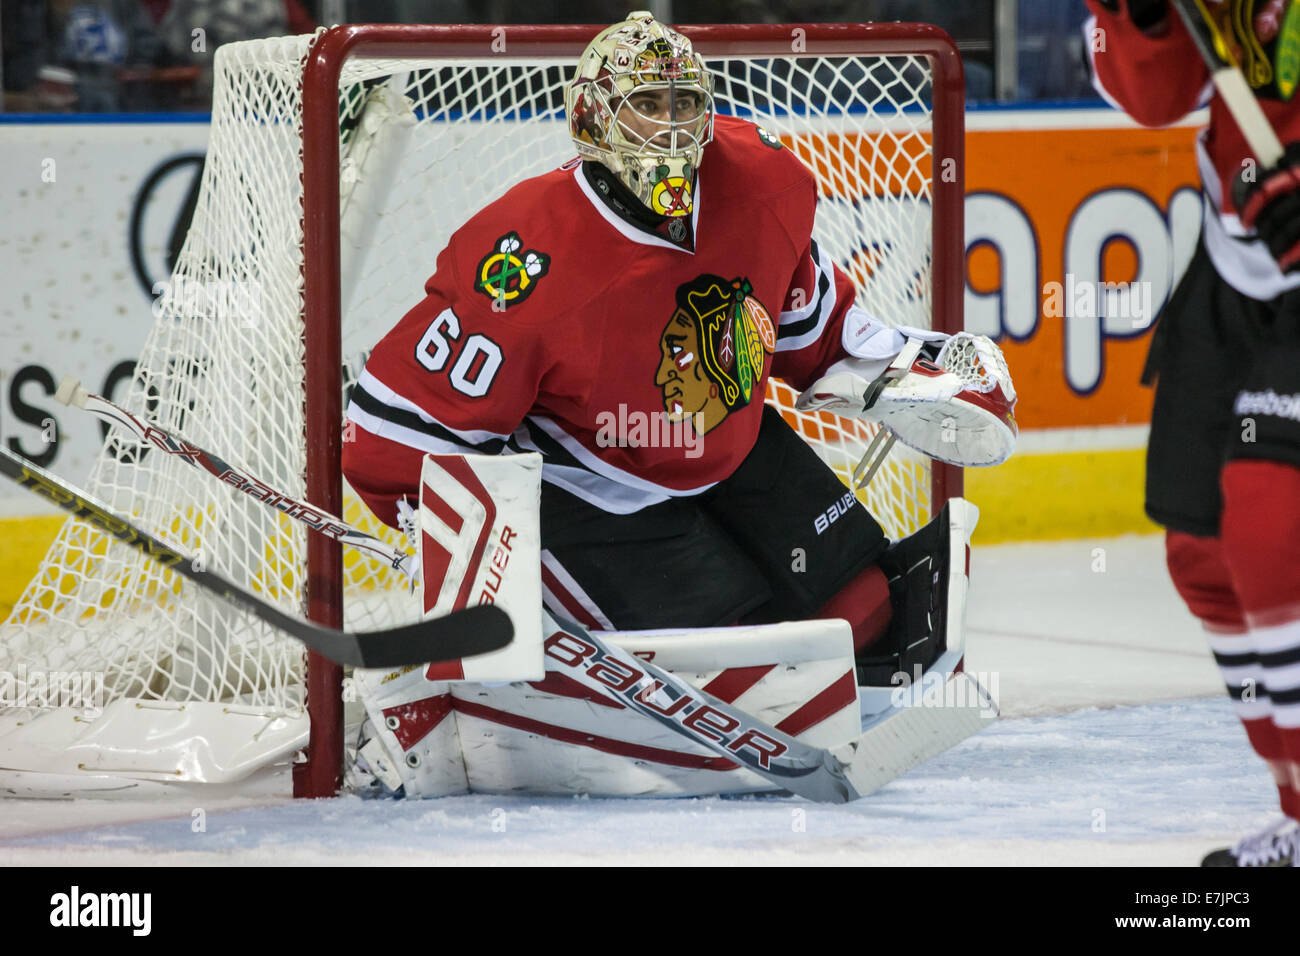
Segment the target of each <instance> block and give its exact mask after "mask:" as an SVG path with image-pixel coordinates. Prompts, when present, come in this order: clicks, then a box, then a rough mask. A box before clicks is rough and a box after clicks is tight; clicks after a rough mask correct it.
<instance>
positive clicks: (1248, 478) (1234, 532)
mask: <svg viewBox="0 0 1300 956" xmlns="http://www.w3.org/2000/svg"><path fill="white" fill-rule="evenodd" d="M1088 5H1089V7H1090V8H1091V10H1092V13H1093V15H1094V17H1093V19H1091V20H1090V21H1089V22H1088V24H1087V25H1086V26H1085V34H1086V35H1087V37H1088V41H1089V42H1088V48H1089V49H1090V50H1094V51H1095V52H1093V53H1092V59H1093V68H1094V77H1095V83H1096V86H1097V88H1098V90H1100V92H1101V93H1102V95H1103V96H1104V97H1106V99H1107V100H1109V101H1110V102H1111V103H1112V104H1114V105H1116V106H1118V107H1120V108H1122V109H1124V110H1126V111H1127V112H1129V113H1130V114H1131V115H1132V116H1133V118H1134V119H1136V120H1137V121H1138V122H1140V123H1142V124H1144V125H1147V126H1164V125H1168V124H1170V123H1174V122H1177V121H1178V120H1179V119H1181V118H1182V117H1183V116H1185V115H1186V114H1187V113H1188V112H1190V111H1191V110H1193V109H1195V108H1197V107H1198V106H1201V105H1204V101H1205V99H1206V97H1207V91H1208V90H1210V89H1212V88H1211V87H1210V86H1209V84H1208V82H1207V81H1208V79H1209V74H1208V71H1207V69H1206V67H1205V65H1204V64H1203V62H1202V60H1201V59H1200V57H1199V56H1198V55H1197V51H1196V48H1195V46H1194V45H1193V41H1192V38H1191V37H1190V36H1189V34H1188V33H1187V30H1186V28H1185V26H1184V24H1183V22H1182V21H1181V19H1180V18H1179V17H1178V16H1177V15H1176V14H1175V12H1174V11H1173V10H1171V9H1170V6H1169V4H1168V2H1167V0H1088ZM1207 6H1208V8H1209V10H1210V11H1211V12H1212V14H1213V15H1214V16H1216V17H1217V18H1220V19H1221V20H1222V24H1223V30H1224V35H1225V36H1226V37H1228V38H1230V39H1229V42H1231V43H1233V44H1236V45H1237V54H1238V55H1237V59H1238V61H1239V62H1241V63H1242V64H1243V65H1244V67H1245V75H1246V76H1247V78H1248V80H1249V82H1250V83H1251V85H1252V86H1253V87H1254V89H1255V93H1256V95H1257V96H1258V98H1259V100H1260V104H1261V106H1262V107H1263V110H1264V113H1265V114H1266V115H1267V117H1268V118H1269V120H1270V122H1271V123H1272V125H1273V127H1274V129H1275V130H1276V131H1277V133H1278V135H1279V136H1280V138H1281V139H1282V141H1283V142H1284V143H1289V145H1288V147H1287V150H1286V155H1285V157H1284V158H1283V160H1282V161H1281V164H1280V166H1279V167H1278V168H1275V169H1269V170H1256V169H1255V168H1254V165H1255V164H1254V162H1253V159H1252V157H1251V154H1250V151H1249V149H1248V148H1247V146H1246V143H1245V141H1244V139H1243V137H1242V134H1241V132H1240V130H1239V129H1238V128H1237V125H1236V123H1235V122H1234V121H1233V119H1232V116H1231V114H1230V113H1229V111H1228V109H1227V107H1226V106H1225V104H1224V103H1223V101H1222V99H1221V98H1220V97H1219V96H1218V95H1217V94H1216V95H1213V96H1212V97H1209V105H1210V123H1209V126H1208V127H1207V128H1206V129H1205V130H1203V131H1202V133H1201V136H1200V139H1199V140H1198V144H1197V155H1198V160H1199V166H1200V172H1201V178H1202V182H1203V185H1204V192H1205V218H1204V226H1203V229H1202V234H1201V241H1200V244H1199V246H1198V248H1197V251H1196V254H1195V256H1194V257H1193V259H1192V261H1191V264H1190V266H1189V267H1188V269H1187V272H1186V274H1185V275H1184V277H1183V279H1182V281H1181V283H1180V284H1179V286H1178V288H1177V289H1175V290H1174V292H1173V294H1172V296H1171V297H1170V299H1169V302H1168V304H1167V305H1166V306H1165V308H1164V311H1163V313H1162V314H1161V316H1160V319H1159V326H1158V328H1157V331H1156V333H1155V336H1154V339H1153V341H1152V345H1151V353H1150V357H1149V358H1148V361H1147V371H1146V375H1145V376H1144V380H1145V381H1147V383H1148V384H1150V382H1151V381H1154V380H1156V379H1157V377H1158V384H1157V386H1156V395H1155V407H1154V410H1153V412H1152V421H1151V438H1150V443H1149V447H1148V451H1147V489H1146V510H1147V513H1148V514H1149V515H1150V516H1151V518H1152V519H1154V520H1155V521H1157V522H1159V523H1160V524H1162V525H1164V526H1165V528H1166V529H1167V534H1166V550H1167V559H1168V565H1169V573H1170V576H1171V577H1172V579H1173V582H1174V585H1175V587H1176V588H1177V589H1178V592H1179V594H1180V595H1181V596H1182V598H1183V600H1184V601H1186V603H1187V606H1188V607H1189V608H1190V609H1191V611H1192V613H1193V614H1195V615H1196V616H1197V617H1198V618H1200V619H1201V621H1202V622H1203V624H1204V627H1205V629H1206V631H1207V636H1208V639H1209V643H1210V647H1211V649H1212V650H1213V653H1214V657H1215V660H1216V661H1217V662H1218V664H1219V667H1220V669H1221V671H1222V674H1223V678H1224V680H1225V682H1226V683H1227V686H1228V693H1229V695H1230V696H1231V697H1232V698H1233V699H1234V701H1235V706H1236V708H1237V713H1238V715H1239V716H1240V717H1241V720H1242V722H1243V723H1244V725H1245V728H1246V734H1247V736H1248V738H1249V739H1250V742H1251V745H1252V746H1253V747H1254V748H1255V751H1256V752H1257V753H1258V754H1259V755H1260V756H1261V757H1263V758H1264V760H1265V761H1266V762H1267V763H1268V766H1269V768H1270V770H1271V771H1272V772H1273V776H1274V779H1275V780H1276V782H1277V789H1278V795H1279V798H1280V801H1281V806H1282V812H1283V814H1284V816H1283V819H1282V820H1281V821H1280V822H1279V823H1278V824H1276V825H1275V826H1271V827H1269V828H1268V829H1267V830H1265V831H1263V832H1261V833H1259V834H1256V835H1254V836H1251V837H1248V838H1246V839H1244V840H1242V841H1241V842H1240V843H1239V844H1237V845H1236V846H1235V847H1233V848H1232V849H1230V850H1219V851H1216V852H1215V853H1212V854H1210V855H1209V856H1207V857H1206V858H1205V861H1204V862H1205V865H1207V866H1256V865H1286V864H1288V863H1289V864H1291V865H1295V861H1296V856H1297V847H1298V845H1300V836H1298V835H1297V834H1298V830H1297V821H1300V97H1297V98H1292V94H1293V93H1294V90H1295V87H1296V81H1297V74H1298V73H1300V52H1297V51H1300V9H1296V3H1295V0H1290V2H1289V3H1288V0H1269V2H1259V3H1242V2H1240V0H1231V2H1230V3H1229V2H1218V3H1216V2H1214V0H1209V2H1208V3H1207ZM1095 31H1100V33H1097V32H1095ZM1097 36H1104V38H1105V43H1104V49H1102V48H1101V47H1102V44H1099V43H1098V44H1094V43H1093V42H1092V41H1093V39H1094V38H1095V37H1097Z"/></svg>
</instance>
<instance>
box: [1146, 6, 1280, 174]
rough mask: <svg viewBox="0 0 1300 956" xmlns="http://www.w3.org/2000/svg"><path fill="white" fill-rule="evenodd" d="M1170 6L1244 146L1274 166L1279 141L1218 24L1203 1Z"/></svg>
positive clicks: (1268, 164) (1278, 155) (1264, 161)
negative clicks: (1193, 44)
mask: <svg viewBox="0 0 1300 956" xmlns="http://www.w3.org/2000/svg"><path fill="white" fill-rule="evenodd" d="M1170 3H1172V4H1173V7H1174V9H1175V10H1177V11H1178V15H1179V16H1180V17H1182V18H1183V23H1184V24H1185V25H1186V26H1187V32H1188V33H1189V34H1191V37H1192V42H1193V43H1195V44H1196V50H1197V52H1198V53H1200V54H1201V59H1202V60H1204V61H1205V65H1206V66H1207V67H1208V68H1209V70H1210V79H1211V80H1212V81H1213V83H1214V86H1215V89H1217V90H1218V91H1219V95H1220V96H1222V97H1223V102H1224V104H1225V105H1226V106H1227V107H1228V112H1229V113H1231V114H1232V118H1233V119H1234V120H1235V121H1236V123H1237V128H1238V129H1240V130H1241V135H1242V136H1244V137H1245V139H1246V145H1248V146H1249V147H1250V151H1251V152H1252V153H1254V154H1255V158H1256V159H1257V160H1259V162H1260V165H1261V166H1264V167H1269V166H1276V165H1277V163H1278V161H1279V160H1280V159H1281V158H1282V155H1283V153H1284V152H1285V150H1284V149H1283V148H1282V142H1281V140H1279V139H1278V138H1277V133H1276V132H1275V131H1274V130H1273V126H1272V124H1271V123H1269V121H1268V117H1267V116H1265V115H1264V110H1263V109H1261V108H1260V105H1259V100H1257V99H1255V91H1254V90H1252V89H1251V88H1250V84H1249V83H1248V82H1246V76H1245V74H1244V73H1242V72H1241V67H1240V66H1238V64H1237V61H1236V59H1235V58H1234V57H1233V55H1232V50H1231V48H1230V47H1229V46H1228V44H1227V41H1226V39H1225V38H1224V36H1223V34H1222V33H1221V32H1220V31H1219V26H1218V24H1217V23H1215V22H1214V19H1213V18H1212V17H1211V16H1210V12H1209V11H1208V10H1207V9H1205V3H1204V0H1170ZM1220 51H1221V52H1220Z"/></svg>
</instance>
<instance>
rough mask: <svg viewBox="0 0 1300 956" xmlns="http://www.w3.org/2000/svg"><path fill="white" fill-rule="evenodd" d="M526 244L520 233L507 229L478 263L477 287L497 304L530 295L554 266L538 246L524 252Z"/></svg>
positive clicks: (512, 302)
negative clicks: (539, 250)
mask: <svg viewBox="0 0 1300 956" xmlns="http://www.w3.org/2000/svg"><path fill="white" fill-rule="evenodd" d="M523 246H524V244H523V241H522V240H521V239H520V238H519V233H517V232H507V233H506V234H505V235H504V236H502V237H501V238H500V239H498V240H497V241H496V247H495V248H494V249H493V251H492V252H489V253H488V254H487V255H486V256H484V257H483V258H482V260H481V261H480V262H479V264H478V271H477V275H476V277H475V279H474V289H475V291H477V292H482V293H483V294H484V295H485V296H487V297H488V298H489V299H491V300H492V302H493V305H494V306H496V307H497V308H509V307H510V306H512V305H519V303H521V302H523V301H524V300H525V299H527V298H528V297H529V296H530V295H532V294H533V290H534V289H535V288H537V283H538V281H539V280H540V279H541V278H542V276H544V275H546V273H547V271H548V270H549V269H550V267H551V257H550V256H548V255H547V254H546V253H544V252H538V251H537V250H536V249H529V250H527V251H525V252H521V251H520V250H521V249H523Z"/></svg>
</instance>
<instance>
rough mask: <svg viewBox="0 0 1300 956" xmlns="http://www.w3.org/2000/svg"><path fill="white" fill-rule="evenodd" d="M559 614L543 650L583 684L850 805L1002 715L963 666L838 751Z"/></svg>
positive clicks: (741, 760)
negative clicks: (939, 688)
mask: <svg viewBox="0 0 1300 956" xmlns="http://www.w3.org/2000/svg"><path fill="white" fill-rule="evenodd" d="M554 620H555V621H556V623H557V624H558V626H559V627H560V628H562V630H560V631H557V632H555V633H553V634H551V636H550V637H548V638H547V639H546V642H545V645H546V655H547V656H548V657H550V658H551V659H552V660H553V661H557V662H558V663H560V664H562V665H563V666H564V667H565V669H566V671H567V673H568V674H569V676H570V677H572V678H573V679H574V680H576V681H577V682H578V683H580V684H582V685H583V686H584V687H586V688H588V689H590V690H593V691H595V692H597V693H599V694H601V695H602V696H604V697H606V698H608V699H610V700H613V701H615V702H617V703H618V704H620V705H622V706H624V707H627V708H628V709H630V710H632V711H634V712H636V713H638V714H641V715H643V716H645V717H649V718H650V719H651V720H654V721H657V722H658V723H660V724H663V725H664V726H665V727H668V728H669V729H671V730H672V731H674V732H675V733H679V734H681V735H682V736H684V737H687V738H689V739H690V740H693V741H694V742H695V743H697V744H699V745H700V746H702V747H706V748H708V749H709V750H712V751H714V752H715V753H717V754H720V755H722V756H723V757H726V758H728V759H729V760H733V761H735V762H736V763H738V764H741V765H742V766H744V767H745V768H747V769H749V770H752V771H753V772H754V773H756V774H759V775H760V776H762V777H765V778H767V779H768V780H770V781H772V783H773V784H774V785H775V786H776V787H778V788H780V789H782V790H789V791H790V792H792V793H796V794H798V795H799V796H802V797H807V798H808V799H809V800H816V801H820V802H824V803H847V802H848V801H850V800H856V799H858V798H859V797H864V796H866V795H867V794H869V793H872V792H873V791H875V790H879V789H880V788H881V787H883V786H884V785H885V784H887V783H889V782H890V781H891V780H894V779H896V778H897V777H899V776H901V775H902V774H904V773H906V772H907V771H908V770H910V769H912V768H913V767H915V766H916V765H917V764H919V763H922V762H924V761H926V760H929V759H930V758H931V757H935V756H938V755H939V754H941V753H943V752H944V751H945V750H947V749H948V748H949V747H952V746H953V745H954V744H957V743H959V742H960V741H962V740H965V739H966V738H967V737H969V736H971V735H972V734H973V733H975V732H976V731H977V730H979V729H980V727H981V726H985V725H986V723H987V719H988V717H989V716H991V715H993V714H996V713H997V709H996V706H995V705H994V704H993V702H992V700H991V699H990V698H989V697H988V695H987V694H986V693H985V691H984V689H983V688H982V687H980V685H979V683H978V682H977V681H975V680H974V679H973V678H971V677H970V676H969V675H968V674H966V673H964V672H957V673H954V674H952V675H951V676H950V678H949V680H948V684H947V686H948V687H951V688H952V691H951V693H952V695H953V696H952V702H951V703H950V702H949V700H935V699H934V698H933V697H932V696H931V694H930V693H925V694H924V695H923V694H922V689H923V688H924V685H923V684H921V683H918V684H917V685H915V686H914V687H913V688H912V689H911V693H913V695H914V696H913V703H912V705H911V706H909V707H904V708H902V709H900V710H899V711H898V712H897V713H896V714H895V715H894V716H893V717H891V718H889V719H888V720H885V721H882V722H880V723H878V724H875V725H873V726H872V727H870V728H868V729H867V730H866V731H865V732H864V733H863V734H862V735H861V736H860V737H858V739H857V740H854V741H851V742H850V743H847V744H844V745H842V746H839V747H835V748H832V749H826V748H822V747H813V746H811V745H809V744H805V743H802V742H801V741H799V740H796V739H795V738H794V737H791V736H790V735H789V734H786V733H783V732H782V731H779V730H777V729H776V728H775V727H771V726H769V725H767V724H765V723H763V722H762V721H760V720H758V719H756V718H754V717H752V716H750V715H749V714H747V713H745V712H744V711H743V710H740V709H739V708H737V707H733V706H732V705H730V704H726V703H723V702H722V701H720V700H718V699H717V698H716V697H714V696H712V695H711V694H707V693H705V692H704V691H702V690H699V689H698V688H696V687H693V686H692V685H690V684H688V683H687V682H686V681H684V680H682V679H680V678H678V677H674V676H673V675H672V674H670V673H668V672H667V671H665V670H663V669H662V668H660V667H657V666H655V665H654V664H652V663H650V662H649V661H646V660H642V659H641V658H639V657H635V656H633V655H632V654H629V653H628V652H626V651H624V650H622V649H621V648H618V647H615V646H614V645H613V644H610V643H608V642H607V641H605V640H604V639H602V638H601V637H600V635H599V634H594V633H592V632H590V631H587V630H585V629H584V628H582V627H581V626H580V625H578V624H575V623H573V622H571V621H567V620H562V619H559V618H554ZM549 669H551V668H548V670H549ZM929 691H930V692H933V687H932V686H931V687H930V688H929ZM944 693H945V694H947V693H949V692H948V691H947V690H945V691H944Z"/></svg>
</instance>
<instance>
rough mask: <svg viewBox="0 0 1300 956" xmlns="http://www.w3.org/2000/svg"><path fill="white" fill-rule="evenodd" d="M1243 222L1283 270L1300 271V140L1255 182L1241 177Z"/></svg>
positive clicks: (1239, 205) (1237, 197) (1238, 198)
mask: <svg viewBox="0 0 1300 956" xmlns="http://www.w3.org/2000/svg"><path fill="white" fill-rule="evenodd" d="M1233 198H1234V199H1235V200H1236V203H1237V211H1238V215H1239V216H1240V217H1241V224H1242V225H1243V226H1245V227H1246V228H1247V229H1254V230H1255V231H1256V232H1257V233H1259V237H1260V238H1261V239H1263V240H1264V243H1265V245H1267V246H1268V251H1269V252H1271V253H1272V254H1273V258H1274V259H1276V260H1277V264H1278V267H1279V268H1280V269H1281V270H1282V271H1283V272H1300V141H1297V142H1294V143H1288V144H1287V147H1286V152H1285V153H1284V154H1283V156H1282V158H1281V159H1280V160H1279V161H1278V164H1277V165H1276V166H1272V167H1270V168H1268V169H1265V170H1263V171H1261V172H1260V174H1259V175H1258V176H1257V177H1256V181H1255V182H1251V183H1248V182H1244V181H1243V180H1240V179H1238V180H1237V185H1236V193H1235V195H1234V197H1233Z"/></svg>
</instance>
